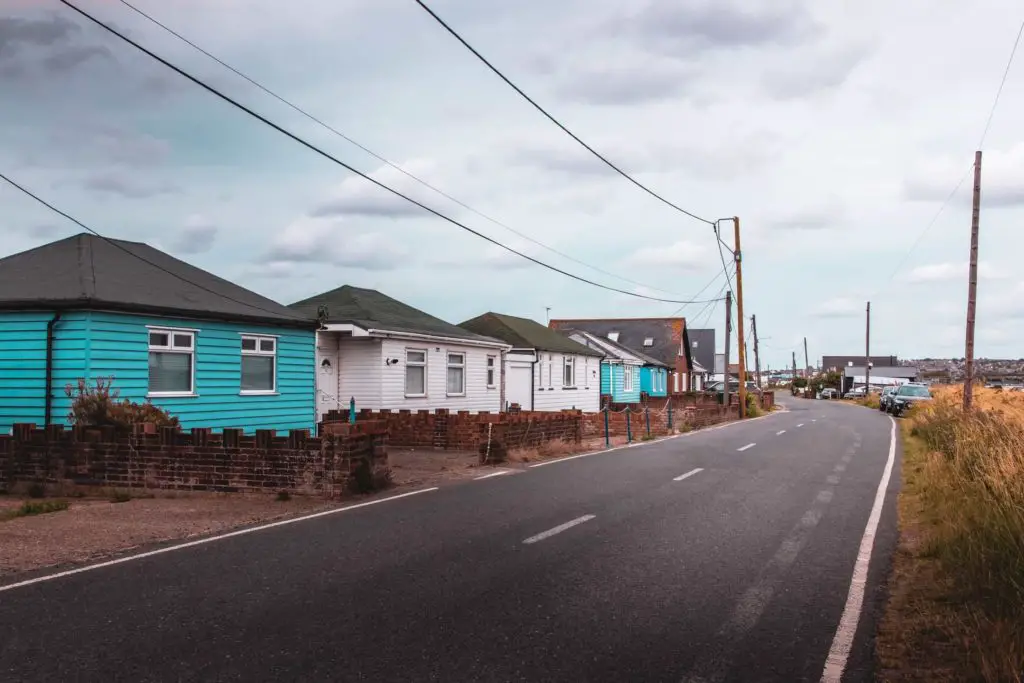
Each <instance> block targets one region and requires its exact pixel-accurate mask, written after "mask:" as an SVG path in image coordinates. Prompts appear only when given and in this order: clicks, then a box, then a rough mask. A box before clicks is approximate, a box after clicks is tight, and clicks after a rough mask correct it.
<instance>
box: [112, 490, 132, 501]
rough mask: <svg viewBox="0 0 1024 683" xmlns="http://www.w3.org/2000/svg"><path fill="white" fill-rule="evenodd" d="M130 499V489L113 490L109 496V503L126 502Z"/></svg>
mask: <svg viewBox="0 0 1024 683" xmlns="http://www.w3.org/2000/svg"><path fill="white" fill-rule="evenodd" d="M131 499H132V493H131V491H114V495H112V496H111V497H110V502H111V503H127V502H128V501H129V500H131Z"/></svg>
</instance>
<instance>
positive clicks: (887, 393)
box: [878, 387, 899, 413]
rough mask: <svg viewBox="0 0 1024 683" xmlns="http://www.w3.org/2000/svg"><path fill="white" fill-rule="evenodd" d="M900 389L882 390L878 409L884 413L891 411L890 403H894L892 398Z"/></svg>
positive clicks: (888, 388)
mask: <svg viewBox="0 0 1024 683" xmlns="http://www.w3.org/2000/svg"><path fill="white" fill-rule="evenodd" d="M897 389H899V387H886V388H885V389H882V395H881V396H879V397H878V409H879V410H881V411H882V412H883V413H884V412H888V411H889V403H890V402H891V401H892V397H893V396H894V395H895V394H896V390H897Z"/></svg>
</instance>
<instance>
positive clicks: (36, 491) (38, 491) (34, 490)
mask: <svg viewBox="0 0 1024 683" xmlns="http://www.w3.org/2000/svg"><path fill="white" fill-rule="evenodd" d="M45 495H46V487H45V486H43V485H42V484H40V483H39V482H36V483H34V484H30V485H29V487H28V497H29V498H42V497H43V496H45Z"/></svg>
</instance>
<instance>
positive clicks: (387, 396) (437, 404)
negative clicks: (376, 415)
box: [356, 339, 502, 412]
mask: <svg viewBox="0 0 1024 683" xmlns="http://www.w3.org/2000/svg"><path fill="white" fill-rule="evenodd" d="M407 349H416V350H421V351H426V352H427V395H426V396H425V397H408V396H406V395H405V352H406V350H407ZM382 352H383V353H382V356H381V359H380V361H379V367H380V368H381V371H382V373H381V384H380V386H381V398H380V402H379V405H376V406H370V405H363V406H362V407H363V408H389V409H391V410H401V409H409V410H434V409H436V408H448V409H449V410H469V411H471V412H480V411H482V410H487V411H491V412H499V411H500V410H501V409H502V405H501V370H502V368H501V349H498V348H482V347H479V346H463V345H460V344H454V343H446V342H437V341H403V340H400V339H385V340H384V341H383V342H382ZM448 353H464V354H466V387H465V389H466V392H465V395H464V396H448V395H447V389H448V363H447V359H448ZM488 356H494V358H495V364H494V386H493V387H488V386H487V357H488ZM385 358H397V359H398V363H395V364H393V365H389V366H387V367H384V359H385ZM356 407H357V408H358V407H360V406H359V405H358V404H357V406H356Z"/></svg>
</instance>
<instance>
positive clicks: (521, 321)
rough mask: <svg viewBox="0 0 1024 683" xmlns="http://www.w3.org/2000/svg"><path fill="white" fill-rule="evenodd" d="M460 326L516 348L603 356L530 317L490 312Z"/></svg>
mask: <svg viewBox="0 0 1024 683" xmlns="http://www.w3.org/2000/svg"><path fill="white" fill-rule="evenodd" d="M459 327H462V328H465V329H467V330H469V331H470V332H474V333H476V334H482V335H485V336H488V337H494V338H495V339H501V340H502V341H504V342H507V343H509V344H511V345H512V348H515V349H536V350H538V351H550V352H553V353H568V354H577V355H580V356H597V357H599V358H603V357H604V354H603V353H601V352H600V351H595V350H594V349H592V348H590V347H588V346H584V345H583V344H579V343H577V342H575V341H573V340H572V339H569V338H568V337H566V336H565V335H563V334H561V333H559V332H556V331H555V330H552V329H550V328H548V327H544V326H543V325H541V324H540V323H539V322H537V321H535V320H530V319H529V318H517V317H516V316H514V315H505V314H503V313H494V312H489V313H484V314H483V315H478V316H477V317H475V318H473V319H472V320H467V321H466V322H464V323H461V324H460V325H459Z"/></svg>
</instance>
